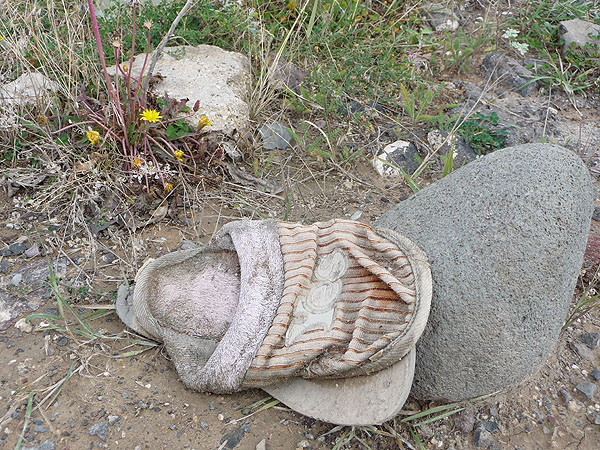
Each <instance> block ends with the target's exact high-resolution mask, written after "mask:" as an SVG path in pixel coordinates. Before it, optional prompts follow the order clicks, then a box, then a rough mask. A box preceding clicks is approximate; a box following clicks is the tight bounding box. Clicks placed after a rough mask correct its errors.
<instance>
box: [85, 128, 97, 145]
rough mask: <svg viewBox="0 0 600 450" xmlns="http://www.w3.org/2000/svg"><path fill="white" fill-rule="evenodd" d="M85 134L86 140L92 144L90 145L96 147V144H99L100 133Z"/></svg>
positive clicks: (90, 132)
mask: <svg viewBox="0 0 600 450" xmlns="http://www.w3.org/2000/svg"><path fill="white" fill-rule="evenodd" d="M86 134H87V138H88V140H89V141H90V142H91V143H92V145H96V144H97V143H98V142H100V133H98V132H97V131H95V130H90V131H88V132H87V133H86Z"/></svg>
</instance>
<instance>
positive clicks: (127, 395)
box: [121, 392, 129, 398]
mask: <svg viewBox="0 0 600 450" xmlns="http://www.w3.org/2000/svg"><path fill="white" fill-rule="evenodd" d="M121 397H123V398H129V394H128V393H127V392H123V393H122V394H121Z"/></svg>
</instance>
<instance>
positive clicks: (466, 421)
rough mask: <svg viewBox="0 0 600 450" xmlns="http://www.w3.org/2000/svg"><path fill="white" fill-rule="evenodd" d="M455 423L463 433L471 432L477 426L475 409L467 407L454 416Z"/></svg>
mask: <svg viewBox="0 0 600 450" xmlns="http://www.w3.org/2000/svg"><path fill="white" fill-rule="evenodd" d="M454 425H455V426H456V428H458V429H459V430H460V431H462V432H463V433H470V432H471V431H473V428H475V410H474V409H473V408H468V409H465V410H463V411H461V412H459V413H458V414H456V416H454Z"/></svg>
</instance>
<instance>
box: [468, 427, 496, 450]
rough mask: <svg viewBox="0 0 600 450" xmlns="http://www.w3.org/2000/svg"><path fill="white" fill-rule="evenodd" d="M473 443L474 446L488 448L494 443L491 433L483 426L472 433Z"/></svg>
mask: <svg viewBox="0 0 600 450" xmlns="http://www.w3.org/2000/svg"><path fill="white" fill-rule="evenodd" d="M473 444H475V447H479V448H489V447H490V446H492V445H494V438H492V434H491V433H490V432H489V431H488V430H486V429H485V428H484V427H479V428H477V429H476V430H475V434H474V435H473Z"/></svg>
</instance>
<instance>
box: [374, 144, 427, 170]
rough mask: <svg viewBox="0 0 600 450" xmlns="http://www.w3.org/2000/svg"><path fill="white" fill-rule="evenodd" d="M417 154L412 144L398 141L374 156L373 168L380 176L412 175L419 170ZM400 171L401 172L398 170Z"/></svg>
mask: <svg viewBox="0 0 600 450" xmlns="http://www.w3.org/2000/svg"><path fill="white" fill-rule="evenodd" d="M418 157H419V153H418V152H417V148H416V147H415V146H414V144H413V143H412V142H408V141H403V140H398V141H396V142H393V143H391V144H389V145H386V146H385V148H384V149H383V150H382V151H381V152H379V153H378V154H376V155H375V157H374V158H373V167H374V168H375V170H376V171H377V173H378V174H379V175H381V176H392V177H400V176H403V174H402V172H404V173H406V174H407V175H412V174H413V173H414V172H415V170H417V169H418V168H419V164H420V163H419V160H418ZM399 169H401V170H399Z"/></svg>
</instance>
